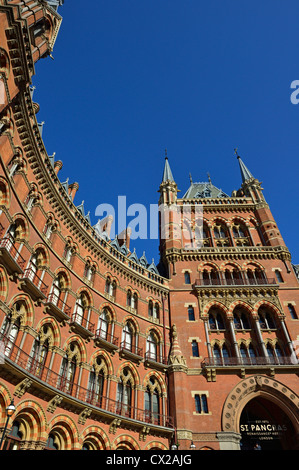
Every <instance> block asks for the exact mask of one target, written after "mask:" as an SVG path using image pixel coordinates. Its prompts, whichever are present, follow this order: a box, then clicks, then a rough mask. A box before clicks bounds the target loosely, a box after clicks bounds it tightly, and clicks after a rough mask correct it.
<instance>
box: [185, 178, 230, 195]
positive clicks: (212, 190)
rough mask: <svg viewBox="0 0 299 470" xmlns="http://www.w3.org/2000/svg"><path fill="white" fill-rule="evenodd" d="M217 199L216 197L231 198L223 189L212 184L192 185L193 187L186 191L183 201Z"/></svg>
mask: <svg viewBox="0 0 299 470" xmlns="http://www.w3.org/2000/svg"><path fill="white" fill-rule="evenodd" d="M208 197H211V198H216V197H229V196H228V195H227V194H226V193H224V192H223V191H222V189H219V188H217V187H216V186H214V185H213V184H212V183H211V182H203V183H193V182H192V183H191V186H190V187H189V189H188V190H187V191H186V193H185V194H184V196H183V199H195V198H208Z"/></svg>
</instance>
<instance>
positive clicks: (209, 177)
mask: <svg viewBox="0 0 299 470" xmlns="http://www.w3.org/2000/svg"><path fill="white" fill-rule="evenodd" d="M208 179H209V183H210V184H212V180H211V176H210V173H208Z"/></svg>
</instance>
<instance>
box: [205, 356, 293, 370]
mask: <svg viewBox="0 0 299 470" xmlns="http://www.w3.org/2000/svg"><path fill="white" fill-rule="evenodd" d="M291 365H298V360H297V362H296V359H294V358H293V357H291V356H277V357H274V356H271V357H261V356H259V357H206V358H205V359H204V360H203V362H202V367H234V366H241V367H244V366H246V367H248V366H291Z"/></svg>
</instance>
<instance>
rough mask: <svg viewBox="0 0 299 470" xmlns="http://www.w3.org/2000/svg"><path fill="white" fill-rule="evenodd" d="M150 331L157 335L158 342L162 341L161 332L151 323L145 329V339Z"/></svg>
mask: <svg viewBox="0 0 299 470" xmlns="http://www.w3.org/2000/svg"><path fill="white" fill-rule="evenodd" d="M152 332H153V333H154V334H155V335H156V336H157V338H158V340H159V342H160V343H162V341H163V337H162V333H161V331H160V330H159V329H158V328H157V327H156V326H153V325H151V326H148V327H147V329H146V331H145V336H146V339H147V337H148V335H149V334H150V333H152Z"/></svg>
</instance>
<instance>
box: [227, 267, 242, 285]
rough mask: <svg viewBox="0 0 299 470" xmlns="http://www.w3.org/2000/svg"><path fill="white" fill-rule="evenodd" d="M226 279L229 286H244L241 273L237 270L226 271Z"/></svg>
mask: <svg viewBox="0 0 299 470" xmlns="http://www.w3.org/2000/svg"><path fill="white" fill-rule="evenodd" d="M224 277H225V282H226V284H227V285H233V286H234V285H237V286H239V285H240V284H243V279H242V274H241V271H240V270H239V269H237V268H232V269H228V268H227V269H225V271H224Z"/></svg>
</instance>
